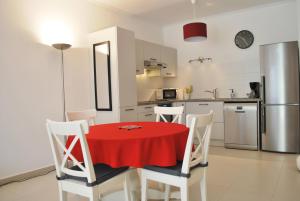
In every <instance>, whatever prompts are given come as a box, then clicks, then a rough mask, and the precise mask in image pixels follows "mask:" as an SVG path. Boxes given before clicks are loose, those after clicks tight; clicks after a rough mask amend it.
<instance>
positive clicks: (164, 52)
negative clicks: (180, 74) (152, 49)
mask: <svg viewBox="0 0 300 201" xmlns="http://www.w3.org/2000/svg"><path fill="white" fill-rule="evenodd" d="M161 61H162V62H163V63H164V68H163V69H162V70H161V76H163V77H175V76H176V72H177V50H176V49H175V48H171V47H163V46H162V47H161Z"/></svg>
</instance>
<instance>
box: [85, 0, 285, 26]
mask: <svg viewBox="0 0 300 201" xmlns="http://www.w3.org/2000/svg"><path fill="white" fill-rule="evenodd" d="M90 1H93V2H96V3H99V4H101V5H104V6H105V7H107V8H111V9H113V10H118V11H122V12H125V13H127V14H130V15H135V16H138V17H141V18H144V19H147V20H150V21H153V22H155V23H159V24H168V23H174V22H177V21H183V20H187V19H190V18H192V17H193V7H192V4H191V2H190V0H90ZM279 1H289V0H198V1H197V4H196V6H195V7H196V14H197V17H205V16H209V15H214V14H219V13H222V12H229V11H234V10H239V9H245V8H249V7H254V6H259V5H263V4H268V3H274V2H279Z"/></svg>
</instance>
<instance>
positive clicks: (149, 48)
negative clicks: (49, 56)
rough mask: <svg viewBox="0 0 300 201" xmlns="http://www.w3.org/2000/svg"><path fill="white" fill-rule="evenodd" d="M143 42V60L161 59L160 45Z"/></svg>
mask: <svg viewBox="0 0 300 201" xmlns="http://www.w3.org/2000/svg"><path fill="white" fill-rule="evenodd" d="M143 43H144V60H154V61H159V62H160V61H161V46H160V45H157V44H154V43H150V42H146V41H143Z"/></svg>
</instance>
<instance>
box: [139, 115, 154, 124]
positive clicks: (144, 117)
mask: <svg viewBox="0 0 300 201" xmlns="http://www.w3.org/2000/svg"><path fill="white" fill-rule="evenodd" d="M155 119H156V116H155V114H154V113H138V121H152V122H153V121H155Z"/></svg>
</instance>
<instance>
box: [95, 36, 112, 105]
mask: <svg viewBox="0 0 300 201" xmlns="http://www.w3.org/2000/svg"><path fill="white" fill-rule="evenodd" d="M93 56H94V81H95V102H96V110H98V111H112V97H111V73H110V42H109V41H106V42H102V43H97V44H94V45H93Z"/></svg>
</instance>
